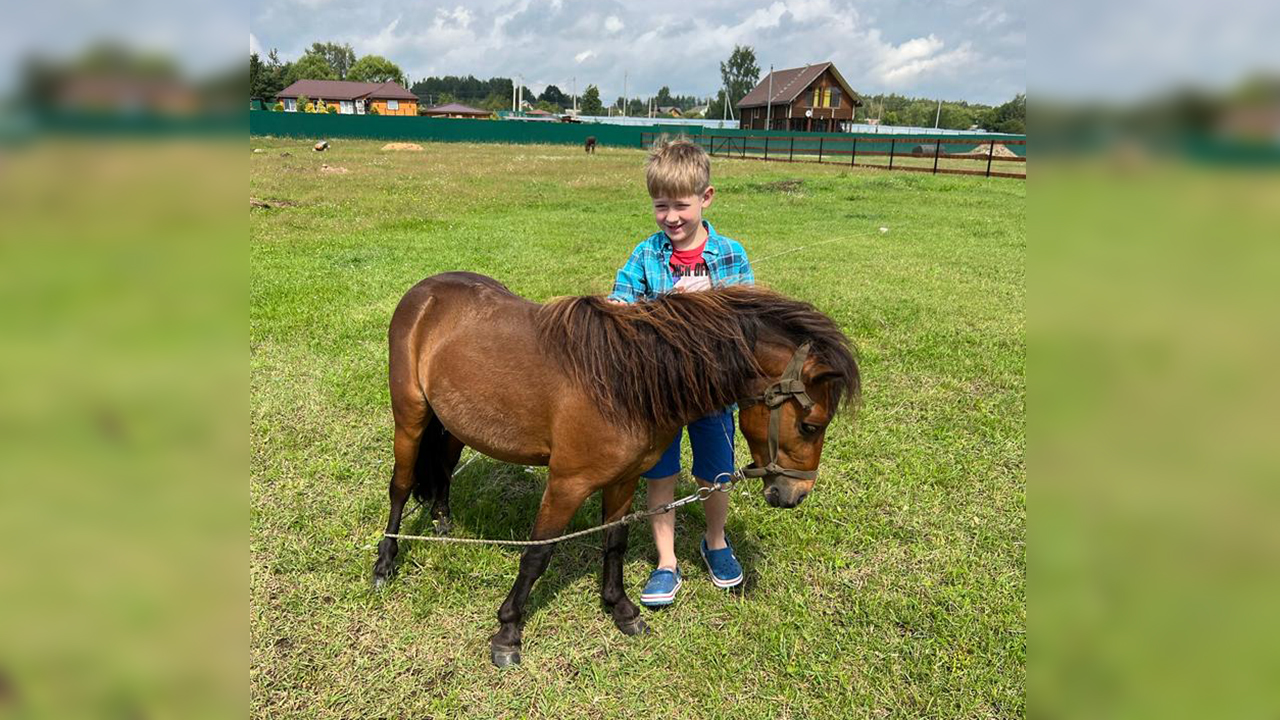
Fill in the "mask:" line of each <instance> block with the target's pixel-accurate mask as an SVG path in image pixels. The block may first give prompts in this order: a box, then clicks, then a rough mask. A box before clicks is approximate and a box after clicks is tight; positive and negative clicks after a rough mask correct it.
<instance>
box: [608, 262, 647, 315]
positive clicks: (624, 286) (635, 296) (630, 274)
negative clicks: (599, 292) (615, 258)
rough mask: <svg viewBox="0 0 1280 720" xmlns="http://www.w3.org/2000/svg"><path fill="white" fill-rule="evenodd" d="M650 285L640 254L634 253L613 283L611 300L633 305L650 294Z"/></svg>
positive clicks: (610, 294)
mask: <svg viewBox="0 0 1280 720" xmlns="http://www.w3.org/2000/svg"><path fill="white" fill-rule="evenodd" d="M648 290H649V283H648V282H646V281H645V277H644V264H643V263H642V262H641V261H640V257H639V253H632V255H631V257H629V258H627V264H626V265H623V266H622V269H621V270H619V271H618V276H617V277H616V278H614V281H613V292H611V293H609V299H610V300H613V301H615V302H624V303H632V302H635V301H637V300H639V299H640V298H642V297H645V296H646V295H647V294H648Z"/></svg>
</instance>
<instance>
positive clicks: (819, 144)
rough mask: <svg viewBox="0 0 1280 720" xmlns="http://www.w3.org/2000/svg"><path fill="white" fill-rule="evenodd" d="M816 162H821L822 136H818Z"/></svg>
mask: <svg viewBox="0 0 1280 720" xmlns="http://www.w3.org/2000/svg"><path fill="white" fill-rule="evenodd" d="M818 162H822V138H818Z"/></svg>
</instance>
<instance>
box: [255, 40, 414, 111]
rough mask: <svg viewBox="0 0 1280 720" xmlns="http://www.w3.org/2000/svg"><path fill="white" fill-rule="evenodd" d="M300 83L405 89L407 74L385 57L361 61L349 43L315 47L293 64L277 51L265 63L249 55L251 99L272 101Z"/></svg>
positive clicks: (317, 43) (364, 56)
mask: <svg viewBox="0 0 1280 720" xmlns="http://www.w3.org/2000/svg"><path fill="white" fill-rule="evenodd" d="M241 77H244V76H243V75H241ZM299 80H353V81H356V82H376V83H383V82H395V83H398V84H400V85H403V84H404V72H403V71H401V70H400V66H398V65H396V64H395V63H393V62H391V61H390V60H388V59H386V58H384V57H382V56H381V55H363V56H361V57H360V58H358V59H357V58H356V53H355V50H353V49H352V48H351V46H350V45H348V44H345V43H332V42H324V43H322V42H316V43H312V44H311V48H310V49H308V50H307V51H306V52H305V53H303V54H302V57H300V58H298V59H297V60H294V61H293V62H287V61H282V60H281V59H280V55H279V53H278V52H277V51H276V50H275V49H274V48H273V49H272V50H271V52H269V53H267V57H266V59H265V60H264V59H263V58H261V57H259V55H258V53H250V54H249V95H250V97H260V98H265V99H268V100H269V99H271V98H274V97H275V96H276V95H277V94H279V93H280V91H281V90H284V89H285V88H287V87H289V86H290V85H292V84H294V83H295V82H297V81H299Z"/></svg>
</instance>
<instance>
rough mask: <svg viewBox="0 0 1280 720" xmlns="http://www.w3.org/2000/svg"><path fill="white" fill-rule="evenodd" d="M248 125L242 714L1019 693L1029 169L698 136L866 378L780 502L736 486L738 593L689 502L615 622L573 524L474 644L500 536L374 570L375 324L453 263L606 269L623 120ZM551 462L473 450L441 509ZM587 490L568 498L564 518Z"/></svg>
mask: <svg viewBox="0 0 1280 720" xmlns="http://www.w3.org/2000/svg"><path fill="white" fill-rule="evenodd" d="M250 145H251V147H254V148H261V149H263V150H264V151H265V152H262V153H255V154H251V155H250V174H249V194H250V196H251V198H256V199H258V200H261V201H264V202H266V203H267V204H269V205H271V206H272V207H270V208H267V209H262V208H256V209H253V208H251V210H250V217H249V239H250V279H251V300H250V342H251V345H250V363H251V382H252V390H251V403H250V411H251V438H250V442H251V451H252V460H251V477H250V492H251V516H250V523H251V524H250V527H251V536H250V588H251V590H250V614H251V628H252V636H251V646H250V676H249V679H250V688H251V695H252V699H251V711H252V713H253V715H255V716H259V717H343V718H349V717H405V718H409V717H412V718H427V717H433V718H519V717H538V718H624V717H635V718H655V717H674V718H735V719H739V718H744V719H745V718H819V717H830V718H860V717H867V718H888V717H892V718H921V717H930V718H944V717H945V718H988V717H999V718H1014V717H1021V716H1023V715H1024V714H1025V691H1024V683H1025V676H1026V632H1025V628H1026V579H1025V578H1026V572H1025V568H1026V565H1025V558H1026V552H1025V546H1024V539H1025V535H1026V503H1025V490H1026V485H1025V483H1026V459H1025V450H1026V443H1025V434H1024V416H1025V394H1026V381H1025V364H1026V328H1025V289H1024V286H1025V255H1026V184H1025V182H1023V181H1019V180H1007V179H982V178H971V177H960V176H930V175H923V174H917V173H908V172H902V173H894V172H885V171H879V170H850V169H848V168H842V167H837V166H822V165H809V164H795V165H783V164H774V163H763V162H758V161H752V160H744V161H733V160H723V159H716V160H715V161H714V162H713V184H714V185H715V186H716V188H717V192H718V194H717V198H716V201H715V204H714V205H713V207H712V208H711V209H710V210H709V211H708V212H707V218H708V219H709V220H710V221H711V222H712V223H714V224H715V226H716V228H717V229H718V230H720V231H721V232H722V233H724V234H726V235H729V236H731V237H734V238H736V239H738V240H740V241H741V242H742V243H743V244H744V245H745V247H746V248H747V250H748V252H749V254H750V255H751V257H752V258H753V259H754V261H755V271H756V276H757V279H758V282H760V283H761V284H763V285H767V286H770V287H772V288H774V289H776V290H779V291H781V292H784V293H786V294H789V295H792V296H795V297H799V298H803V299H805V300H808V301H810V302H812V303H814V304H815V305H817V306H818V307H819V308H820V309H822V310H824V311H825V312H827V313H828V314H830V315H831V316H832V317H833V318H835V319H836V320H837V321H838V322H839V323H840V324H841V325H842V326H843V327H844V329H845V330H846V332H847V333H848V335H849V336H850V337H851V338H852V339H853V340H854V342H855V343H856V344H857V346H858V348H859V350H860V357H861V363H862V369H863V377H864V383H865V397H864V401H863V404H862V406H861V408H860V409H859V410H858V412H857V413H856V414H855V415H852V416H846V417H844V418H842V419H840V420H838V421H837V423H836V424H835V425H834V426H833V428H832V430H831V431H830V432H829V433H828V435H827V445H826V450H825V452H824V455H823V461H822V467H821V475H820V477H819V479H818V484H817V487H816V489H815V491H814V493H813V494H812V496H811V497H810V498H809V499H808V500H807V501H806V502H805V503H804V505H802V506H801V507H800V508H798V509H796V510H792V511H788V510H778V509H773V508H770V507H768V506H767V505H766V504H765V503H764V501H763V499H762V498H761V497H760V493H759V487H758V486H757V485H755V484H752V485H751V486H749V488H748V490H747V491H743V490H742V489H739V491H738V492H737V493H735V495H734V497H733V499H732V506H731V510H730V518H729V527H728V532H729V535H730V538H731V539H732V540H733V542H734V544H735V546H736V548H737V550H738V555H739V557H740V558H741V559H742V560H743V564H744V566H745V568H746V572H747V578H748V579H747V583H746V589H745V591H744V592H743V593H741V594H734V595H730V594H725V593H723V592H722V591H719V590H716V589H715V588H714V587H713V586H712V585H711V583H710V582H709V581H708V580H707V578H706V570H705V568H703V567H702V565H701V562H700V560H699V559H698V557H697V542H698V539H699V536H700V533H701V530H702V527H703V522H704V520H703V516H702V514H701V510H700V509H698V508H694V509H692V510H688V509H682V510H681V511H680V513H681V514H680V515H679V517H678V528H679V530H678V547H677V552H678V554H679V555H680V557H681V561H682V569H683V570H684V572H685V588H684V589H683V590H682V591H681V595H680V598H679V600H678V602H677V604H676V605H675V606H673V607H672V608H670V609H668V610H665V611H662V612H651V611H646V612H645V618H646V620H647V621H648V623H649V625H650V627H651V628H652V629H653V631H654V632H653V633H652V634H651V635H649V636H647V637H640V638H628V637H624V636H623V635H622V634H621V633H619V632H618V631H617V630H616V629H615V628H614V626H613V623H612V622H611V620H610V619H609V617H608V616H607V615H606V614H605V613H604V612H603V611H602V610H601V608H600V602H599V582H600V581H599V573H600V566H601V559H600V554H601V553H600V541H599V539H598V538H597V537H591V538H587V539H583V540H574V541H570V542H569V543H567V544H566V545H565V546H562V548H561V549H560V551H559V552H558V553H557V554H556V556H555V557H554V559H553V560H552V562H551V566H550V568H549V570H548V572H547V573H546V575H544V576H543V578H542V580H541V581H540V583H539V584H538V586H537V587H536V588H535V589H534V592H533V595H532V597H531V601H530V605H529V612H528V621H527V624H526V627H525V633H524V641H525V645H524V664H523V665H522V666H520V667H519V668H516V669H511V670H506V671H498V670H496V669H494V668H493V667H492V666H491V665H490V663H489V651H488V637H489V635H490V634H491V633H492V632H494V630H495V629H496V628H497V622H496V619H495V613H496V611H497V608H498V605H499V604H500V603H501V602H502V599H503V598H504V597H505V595H506V593H507V591H508V589H509V588H510V585H511V582H512V580H513V579H514V577H515V573H516V565H517V562H518V554H517V551H516V550H514V549H509V548H500V547H484V546H479V547H477V546H457V545H447V546H442V545H435V544H433V545H430V546H427V545H423V544H420V543H419V544H413V543H405V544H403V545H402V550H401V554H400V573H399V575H398V576H397V578H396V579H395V581H394V582H393V583H392V584H391V585H389V586H388V587H387V588H386V589H385V590H384V591H382V592H380V593H375V592H373V591H372V590H371V589H370V583H369V575H370V569H371V567H372V564H373V561H374V546H375V544H376V543H377V540H378V537H379V533H380V532H381V528H382V526H383V524H384V523H385V520H386V511H387V507H386V506H387V500H386V492H387V482H388V480H389V478H390V473H391V464H392V458H391V429H392V423H391V414H390V409H389V398H388V392H387V389H386V326H387V323H388V320H389V318H390V315H391V311H392V309H393V308H394V307H395V305H396V303H397V302H398V300H399V298H400V296H401V294H402V293H403V292H404V291H405V290H406V289H407V288H409V287H410V286H411V285H413V284H414V283H415V282H417V281H418V280H420V279H421V278H423V277H425V276H427V275H431V274H433V273H438V272H442V271H446V270H471V271H476V272H481V273H485V274H488V275H491V276H493V277H495V278H497V279H499V280H501V281H502V282H504V283H506V284H507V285H508V286H509V287H510V288H511V289H512V290H513V291H515V292H517V293H519V294H521V295H524V296H526V297H529V298H531V299H535V300H545V299H548V298H551V297H554V296H557V295H569V294H586V293H603V292H607V291H608V290H609V288H610V287H611V282H612V277H613V273H614V271H615V270H616V269H617V267H619V266H620V265H621V264H622V263H623V261H624V260H625V259H626V257H627V255H628V253H629V252H630V250H631V248H632V247H634V245H635V243H636V242H638V241H639V240H640V239H641V238H643V237H645V236H647V235H648V234H650V233H651V232H653V231H654V227H653V223H652V218H651V213H650V211H649V209H648V197H647V194H646V193H645V190H644V186H643V169H642V168H643V160H644V154H643V153H642V152H640V151H639V150H619V149H612V148H603V149H601V150H600V151H599V153H598V154H596V155H594V156H587V155H585V154H584V153H583V152H582V151H581V149H580V148H574V147H563V146H509V145H470V144H429V145H426V146H425V147H426V151H425V152H389V151H382V150H380V147H381V145H382V143H381V142H373V141H368V142H365V141H344V140H338V141H336V142H334V144H333V147H332V149H331V150H330V151H328V152H325V153H314V152H312V151H311V150H310V143H309V142H306V141H299V140H288V139H269V138H253V139H251V141H250ZM322 164H327V165H329V166H332V167H336V168H345V169H346V170H347V172H345V173H341V174H329V173H325V172H323V171H322V169H321V166H322ZM882 227H884V228H887V232H881V231H880V228H882ZM791 251H794V252H791ZM477 331H478V332H483V328H477ZM738 447H739V456H740V457H742V456H744V453H745V443H744V442H743V441H742V440H741V439H740V438H739V440H738ZM544 478H545V470H544V469H542V468H535V469H532V470H530V471H527V470H525V469H524V468H520V467H512V466H506V465H503V464H501V463H497V462H495V461H491V460H488V459H485V458H480V459H478V460H476V461H475V462H472V463H471V464H470V465H468V466H467V467H466V468H465V469H464V470H463V471H462V472H461V473H459V475H458V476H457V477H456V478H455V480H454V486H453V488H454V489H453V507H454V514H455V523H456V526H457V528H456V531H455V532H456V534H458V535H461V536H467V537H479V536H484V537H499V538H506V537H517V538H519V537H524V536H525V535H526V534H527V532H528V529H529V527H530V524H531V523H532V520H533V516H534V511H535V509H536V507H537V503H538V500H539V498H540V496H541V492H542V482H543V479H544ZM689 487H690V485H689V484H688V483H687V479H686V482H682V485H681V487H680V488H679V490H680V491H682V492H688V488H689ZM598 517H599V502H598V500H593V501H591V502H589V503H588V505H587V506H586V507H584V509H583V510H582V511H580V512H579V514H578V516H577V517H576V518H575V520H574V522H573V524H572V525H571V527H570V529H571V530H577V529H581V528H586V527H590V526H591V525H593V524H595V523H596V522H597V519H598ZM425 529H426V527H425V523H424V522H423V521H422V518H421V516H419V518H418V519H417V520H415V521H412V522H409V523H407V524H406V531H407V532H422V531H425ZM631 538H632V541H631V549H630V552H629V554H628V557H627V560H626V565H625V582H626V586H627V589H628V592H629V593H630V594H631V597H632V598H633V599H634V598H636V597H637V595H638V594H639V590H640V587H641V585H642V584H643V582H644V580H645V579H646V577H647V575H648V572H649V570H650V569H651V568H652V556H653V545H652V538H651V537H650V535H649V532H648V528H647V527H639V528H637V529H634V530H633V531H632V535H631Z"/></svg>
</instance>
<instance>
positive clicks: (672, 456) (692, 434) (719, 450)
mask: <svg viewBox="0 0 1280 720" xmlns="http://www.w3.org/2000/svg"><path fill="white" fill-rule="evenodd" d="M688 429H689V444H690V445H692V446H693V476H694V477H696V478H701V479H703V480H706V481H707V482H715V479H716V476H717V475H719V474H720V473H732V472H733V469H734V468H733V410H732V409H731V408H725V409H724V410H721V411H720V412H718V413H712V414H711V415H708V416H706V417H704V418H700V419H698V420H694V421H693V422H691V423H689V426H688ZM683 436H684V430H683V429H682V430H680V431H678V432H676V437H675V439H674V440H672V441H671V445H669V446H668V447H667V450H666V452H664V453H662V459H661V460H659V461H658V464H657V465H654V466H653V467H652V468H650V469H649V470H647V471H646V472H644V473H642V474H641V476H642V477H645V478H648V479H650V480H654V479H657V478H664V477H668V476H670V475H675V474H676V473H679V472H680V439H681V438H682V437H683Z"/></svg>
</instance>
